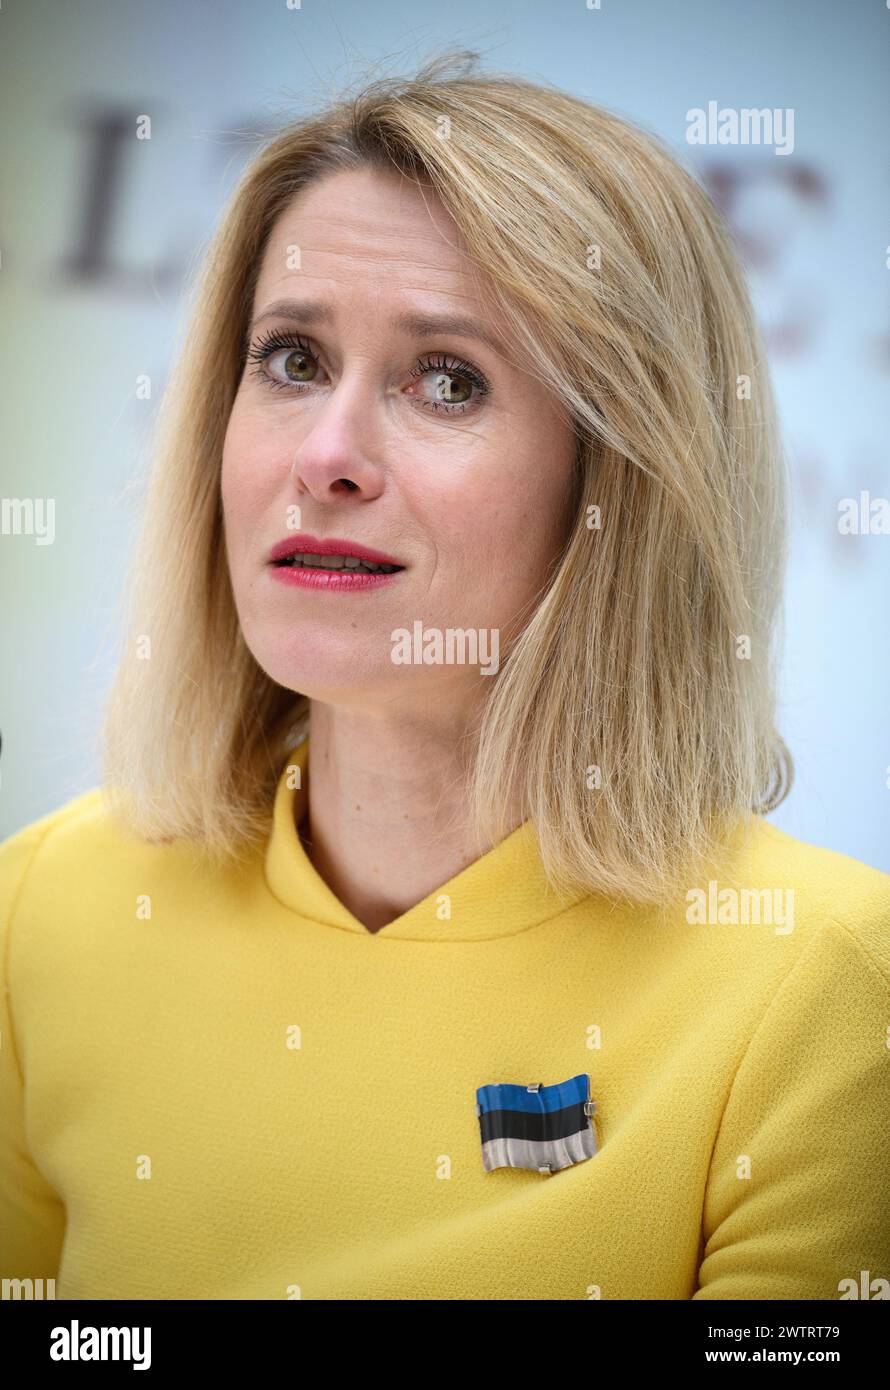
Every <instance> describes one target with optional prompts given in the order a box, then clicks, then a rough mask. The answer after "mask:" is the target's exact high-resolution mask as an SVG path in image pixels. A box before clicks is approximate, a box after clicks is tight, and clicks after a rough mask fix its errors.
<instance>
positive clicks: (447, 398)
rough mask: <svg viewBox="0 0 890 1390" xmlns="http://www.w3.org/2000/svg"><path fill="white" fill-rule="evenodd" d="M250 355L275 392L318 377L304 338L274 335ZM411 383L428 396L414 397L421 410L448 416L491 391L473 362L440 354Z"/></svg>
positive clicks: (421, 364)
mask: <svg viewBox="0 0 890 1390" xmlns="http://www.w3.org/2000/svg"><path fill="white" fill-rule="evenodd" d="M247 356H248V358H249V359H250V360H251V361H254V362H255V363H256V367H255V369H254V372H255V375H256V376H257V377H258V378H259V380H260V382H261V383H262V385H264V386H269V387H271V388H272V389H273V390H288V389H291V390H294V391H297V392H299V391H301V390H302V389H305V388H306V387H307V386H311V385H312V384H313V382H314V381H315V380H316V377H317V376H318V372H319V361H318V358H317V357H316V356H315V353H314V352H313V351H312V349H311V348H310V347H309V344H308V343H304V342H303V341H302V340H301V339H296V340H295V339H293V338H290V337H286V338H283V337H282V336H281V335H280V334H276V333H272V334H270V335H269V337H268V338H266V339H265V340H264V341H263V342H262V343H259V344H257V345H256V346H255V347H252V348H250V349H249V350H248V353H247ZM276 359H278V361H277V362H276ZM273 363H274V364H275V366H274V368H273ZM411 380H412V381H421V382H423V383H424V386H425V394H424V395H422V396H417V395H415V396H414V397H413V399H414V400H416V401H417V403H418V404H419V405H420V406H421V408H423V409H425V410H438V411H444V412H445V413H446V414H455V413H464V412H466V410H467V409H468V408H472V407H473V406H475V405H476V404H477V403H478V401H479V400H480V399H481V398H482V397H483V396H485V395H487V394H488V391H489V385H488V382H487V381H486V380H485V377H484V376H483V375H482V373H481V372H479V371H477V369H476V368H475V367H474V366H472V364H471V363H469V362H463V361H460V360H457V359H451V358H448V357H446V356H444V355H441V354H440V355H439V356H437V357H435V358H424V359H423V360H422V361H420V362H418V363H417V364H416V366H415V367H414V369H413V370H412V372H411Z"/></svg>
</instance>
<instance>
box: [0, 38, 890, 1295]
mask: <svg viewBox="0 0 890 1390" xmlns="http://www.w3.org/2000/svg"><path fill="white" fill-rule="evenodd" d="M164 411H165V416H164V430H163V435H162V438H161V440H160V447H159V451H158V456H157V460H156V464H155V470H154V473H153V478H152V485H151V490H150V494H149V497H148V502H147V510H146V517H145V527H144V533H143V536H142V540H141V544H140V550H139V554H138V555H137V557H136V561H135V566H134V570H133V578H132V581H131V587H130V598H131V607H130V614H129V626H128V634H129V635H128V638H127V641H126V644H125V646H124V649H123V652H122V655H121V660H120V668H119V671H118V674H117V678H116V682H115V685H114V688H113V690H112V693H111V699H110V703H109V707H108V718H107V727H106V731H105V733H106V754H107V758H106V765H105V778H104V785H103V787H102V788H96V789H95V790H93V791H90V792H88V793H86V794H85V795H83V796H80V797H77V798H75V799H74V800H73V801H70V802H69V803H68V804H67V805H65V806H63V807H62V808H61V809H60V810H57V811H55V812H54V813H52V814H50V815H48V816H46V817H44V818H43V819H42V820H40V821H38V822H36V823H34V824H32V825H30V826H28V827H27V828H25V829H24V830H22V831H20V832H19V833H18V834H16V835H13V836H12V837H11V839H9V840H7V841H6V843H5V844H4V846H3V848H2V855H0V864H2V890H3V904H4V906H3V912H2V921H3V926H4V931H5V933H6V935H7V942H6V951H7V954H8V959H7V971H8V975H7V980H6V984H7V989H8V993H7V994H6V995H5V996H4V998H5V999H6V1003H7V1007H8V1017H7V1018H6V1020H5V1028H4V1046H3V1047H2V1049H0V1059H2V1068H3V1071H2V1076H3V1088H4V1117H5V1119H4V1132H3V1149H2V1170H3V1179H4V1181H3V1199H2V1201H3V1208H2V1228H3V1257H2V1275H3V1277H4V1278H12V1279H20V1280H26V1279H32V1280H37V1279H54V1280H55V1281H56V1282H55V1293H56V1296H57V1297H68V1298H103V1297H106V1298H108V1297H110V1298H159V1297H161V1298H167V1299H170V1298H174V1299H190V1298H242V1299H259V1298H263V1299H265V1298H271V1299H277V1298H298V1297H302V1298H313V1299H343V1298H345V1299H391V1298H399V1299H402V1298H404V1299H421V1298H428V1299H446V1298H447V1299H457V1298H472V1299H537V1298H548V1299H550V1298H552V1299H563V1298H566V1299H589V1298H604V1299H690V1298H700V1299H730V1298H743V1299H753V1298H769V1299H785V1298H797V1297H800V1298H830V1299H835V1298H840V1297H848V1296H857V1294H855V1293H854V1294H851V1293H850V1290H851V1289H855V1290H857V1291H858V1290H859V1289H860V1288H861V1287H862V1280H863V1278H865V1281H866V1286H869V1287H871V1289H872V1292H874V1288H875V1287H876V1285H875V1284H874V1281H875V1280H878V1281H880V1280H881V1279H886V1278H887V1277H888V1276H890V1260H888V1244H890V1218H888V1214H887V1209H886V1200H885V1193H886V1186H887V1180H888V1169H890V1156H888V1143H887V1138H886V1106H887V1099H888V1079H887V1078H888V1066H890V1064H888V1060H887V1058H888V1053H887V1049H886V1046H885V1030H886V1026H887V1019H888V1018H890V985H888V977H890V945H888V930H887V924H888V915H890V877H888V876H887V875H885V874H882V873H880V872H878V871H877V870H874V869H872V868H869V867H867V866H865V865H863V864H860V863H858V862H856V861H854V860H851V859H849V858H846V857H844V856H842V855H839V854H836V853H833V852H830V851H828V850H825V849H821V848H817V847H813V846H809V845H806V844H803V843H800V842H799V841H797V840H795V839H793V838H791V837H790V836H788V835H786V834H784V833H782V832H781V831H779V830H778V829H777V828H775V827H774V826H772V825H770V824H769V823H767V822H766V821H765V820H764V819H763V814H764V812H765V811H767V810H769V809H770V808H771V807H773V806H775V805H777V804H778V803H779V801H781V800H782V798H783V796H784V795H785V794H786V792H787V786H788V781H789V778H790V760H789V758H788V757H787V754H786V752H785V749H784V747H783V745H782V743H781V740H780V739H779V737H778V735H777V733H776V730H775V725H774V718H773V711H774V690H773V671H774V651H773V646H772V637H773V627H774V621H775V616H776V612H777V604H778V598H779V595H780V588H781V576H782V561H783V551H784V539H785V530H784V525H785V523H784V513H783V497H784V462H783V459H782V454H781V448H780V444H779V440H778V432H777V428H776V415H775V408H774V404H773V400H772V397H771V393H770V384H769V377H768V373H767V367H766V364H765V362H764V356H763V349H762V346H761V343H760V341H759V338H758V336H757V331H756V329H755V326H754V323H753V321H752V313H751V308H750V305H749V301H748V298H747V295H746V291H745V287H744V282H743V276H742V273H741V271H740V269H739V267H738V264H737V262H736V260H735V257H734V254H733V252H732V250H731V248H730V245H729V242H728V240H727V235H726V233H725V231H724V229H723V227H722V225H721V223H720V221H719V219H718V217H717V215H716V213H715V211H714V209H713V208H712V206H711V204H710V203H709V201H708V199H707V197H706V196H705V194H704V193H703V192H702V190H701V188H700V187H699V185H698V184H697V183H696V182H695V181H694V179H693V178H691V177H690V176H689V175H688V174H687V173H686V172H684V171H683V170H682V169H681V168H680V167H679V166H678V164H677V163H675V161H674V160H673V159H672V158H671V157H670V156H669V155H668V154H667V153H666V151H665V150H664V149H663V148H662V147H661V146H660V145H659V144H658V142H657V141H656V140H654V139H653V138H652V137H650V136H649V135H647V134H645V133H643V132H641V131H640V130H638V129H636V128H634V127H633V126H632V125H630V124H628V123H626V122H624V121H623V120H619V119H618V118H617V117H615V116H613V115H611V114H609V113H607V112H605V111H603V110H599V109H597V108H594V107H591V106H588V105H587V104H585V103H584V102H582V101H579V100H577V99H575V98H573V97H571V96H567V95H565V94H562V93H559V92H555V91H550V90H547V89H544V88H542V87H538V86H533V85H531V84H528V83H526V82H523V81H518V80H511V79H509V78H499V77H487V76H480V75H478V74H476V73H473V72H471V71H460V70H459V69H458V70H455V71H450V70H449V68H448V64H447V62H445V63H442V64H440V65H436V64H432V65H430V66H429V67H428V68H426V69H425V70H423V71H421V73H420V74H419V75H418V76H417V78H416V79H414V80H408V81H388V82H383V83H378V84H375V85H374V86H371V87H369V88H366V89H365V90H364V91H363V92H362V93H360V94H359V96H358V97H357V98H356V99H354V100H353V99H348V100H347V99H344V100H343V101H342V102H341V103H339V104H337V105H335V106H334V107H332V108H331V109H330V110H327V111H325V112H323V113H322V114H320V115H316V116H312V117H311V118H308V119H305V120H301V121H299V122H298V123H297V124H295V125H294V126H293V127H291V128H288V129H286V130H284V131H283V132H281V133H280V134H279V135H278V136H276V138H274V139H273V140H272V141H271V142H270V143H269V144H268V145H267V146H266V148H265V149H264V150H263V151H262V152H261V153H260V154H259V156H258V157H257V158H256V159H255V161H254V162H253V163H252V165H251V167H250V168H249V169H248V170H247V172H246V174H245V176H244V178H243V180H242V182H241V184H240V186H239V188H238V189H237V191H236V193H235V195H234V198H233V200H232V203H231V206H230V208H229V209H228V211H227V213H226V215H225V218H224V220H223V223H222V226H221V228H220V230H219V232H218V235H217V237H216V239H215V242H214V244H213V246H212V248H211V252H210V254H209V256H208V260H207V265H206V270H205V274H204V277H203V280H202V283H201V287H200V297H199V301H198V303H197V306H196V308H195V312H194V317H193V323H192V328H191V332H190V334H189V336H188V340H187V343H186V346H185V350H184V352H183V355H182V358H181V361H180V363H179V366H178V370H177V372H176V375H175V377H174V380H173V381H172V383H171V385H170V387H169V388H168V391H167V393H166V396H165V402H164ZM869 1281H871V1283H870V1284H869ZM865 1296H868V1295H865Z"/></svg>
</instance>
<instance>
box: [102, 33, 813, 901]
mask: <svg viewBox="0 0 890 1390" xmlns="http://www.w3.org/2000/svg"><path fill="white" fill-rule="evenodd" d="M475 60H476V55H475V54H473V53H468V52H466V51H463V52H461V51H459V52H457V53H456V54H455V53H449V54H446V55H444V56H443V57H441V58H439V59H438V60H435V61H434V62H432V63H430V64H427V65H426V66H425V67H424V68H422V69H421V70H420V71H419V72H418V73H417V75H416V76H415V77H414V78H385V79H382V80H378V81H376V82H373V83H371V84H369V85H367V86H365V87H364V88H363V89H361V90H360V91H359V92H358V94H357V95H353V96H347V97H341V98H340V99H339V100H336V101H335V102H334V103H333V104H332V105H331V106H330V107H329V109H327V110H324V111H323V112H321V113H320V114H315V115H311V116H309V117H307V118H304V119H300V120H298V121H296V122H295V123H293V124H290V125H287V126H286V127H285V128H284V129H282V130H280V131H279V132H278V133H277V134H276V135H275V136H274V137H273V138H272V139H271V140H270V141H269V142H268V143H267V144H266V145H265V146H264V147H263V148H262V149H261V151H260V152H259V154H258V155H257V156H256V157H255V158H254V160H253V161H252V162H251V164H250V166H249V167H248V168H247V170H246V172H245V173H244V175H243V177H242V178H241V180H240V183H239V185H238V187H237V188H236V190H235V192H234V195H233V197H232V199H231V202H230V205H229V207H228V209H227V210H226V212H225V215H224V216H223V218H222V221H221V224H220V226H219V228H218V230H217V232H216V235H215V237H214V239H213V241H212V244H211V246H210V249H209V252H208V254H207V257H206V261H205V266H204V271H203V275H202V277H201V279H200V282H199V284H198V286H197V306H196V308H195V310H194V313H193V316H192V320H191V324H190V328H189V333H188V340H187V347H186V350H185V351H184V352H183V354H182V355H181V357H180V360H179V361H178V363H177V365H176V368H175V371H174V373H173V376H172V378H171V380H170V383H169V385H168V387H167V389H166V392H165V395H164V400H163V404H162V410H161V417H160V437H159V441H158V448H157V451H156V458H155V465H154V469H153V473H152V477H151V480H150V485H149V490H148V496H147V500H146V509H145V519H144V525H143V530H142V534H141V537H140V540H139V543H138V547H137V553H136V556H135V562H134V565H133V568H132V571H131V574H130V576H129V587H128V594H129V604H130V613H129V617H128V625H129V636H128V637H127V640H126V645H125V649H124V653H123V656H122V659H121V660H120V662H119V665H118V669H117V672H116V675H115V679H114V682H113V685H112V689H111V692H110V696H109V701H108V706H107V710H106V719H105V725H104V781H105V792H106V796H108V797H109V798H111V805H112V807H113V809H114V811H115V812H116V814H118V815H119V816H120V817H122V818H123V819H124V821H125V822H126V824H127V826H128V827H129V828H130V829H131V830H132V831H133V832H134V833H135V834H137V835H138V836H139V837H140V838H143V839H145V840H149V841H159V840H161V841H162V840H168V839H171V838H178V837H183V838H185V839H189V840H196V841H200V842H201V843H202V844H203V845H204V847H205V848H206V850H207V851H208V852H209V853H210V854H211V855H212V856H213V857H214V858H217V859H218V858H219V857H225V856H229V855H237V854H238V853H240V852H241V847H243V846H244V845H245V844H250V845H253V844H254V843H255V842H257V841H258V840H260V839H262V838H263V837H265V835H267V834H268V830H269V826H270V822H271V806H272V799H273V796H274V788H275V783H276V781H277V779H278V777H279V776H280V774H281V772H282V769H283V760H284V758H285V757H286V754H287V753H288V751H289V750H290V749H291V748H292V747H293V744H294V742H295V741H296V739H297V737H299V735H300V734H301V733H302V732H304V731H305V730H306V729H307V727H308V708H309V701H308V700H307V699H306V697H305V696H301V695H298V694H296V695H295V693H294V692H293V691H290V690H287V689H284V688H283V687H281V686H279V685H277V684H276V683H275V682H274V681H272V680H271V679H270V678H269V677H268V676H267V675H266V674H265V672H264V671H263V670H262V669H261V668H260V667H259V665H258V663H257V662H256V661H255V659H254V657H253V656H252V654H251V653H250V651H249V650H248V648H247V645H246V643H245V641H244V637H243V635H242V633H241V630H240V626H239V622H238V618H237V614H236V609H235V604H234V599H233V595H232V591H231V585H230V581H229V576H228V567H227V562H226V553H225V545H224V535H223V518H222V508H221V501H220V461H221V455H222V444H223V438H224V434H225V430H226V425H227V421H228V416H229V412H230V410H231V406H232V402H233V399H234V395H235V393H236V390H237V387H238V383H239V379H240V376H241V370H242V366H243V348H244V336H245V332H246V326H247V323H248V321H249V315H250V312H251V307H252V296H253V291H254V287H255V283H256V276H257V273H258V269H259V265H260V261H261V258H262V255H263V251H264V247H265V244H266V240H267V237H268V234H269V231H270V228H271V226H272V224H273V223H274V221H275V219H276V218H277V216H278V215H279V214H280V213H281V212H282V211H283V210H284V209H285V208H286V207H287V206H288V204H289V203H290V202H291V200H292V199H293V198H294V196H295V195H296V194H297V193H298V192H299V191H300V190H301V189H302V188H304V187H306V186H307V184H308V183H309V182H310V181H312V180H313V179H316V178H318V177H320V176H323V175H324V174H325V173H327V172H329V171H331V172H332V171H335V170H338V169H344V168H353V167H362V166H365V167H367V166H371V167H377V168H386V169H389V170H396V171H398V172H400V173H401V174H403V175H404V176H406V177H408V178H411V179H414V180H417V181H419V182H421V183H422V185H423V186H424V187H425V188H429V189H431V190H432V191H433V192H434V193H435V194H436V195H438V197H439V198H440V199H441V202H442V204H443V205H444V206H445V207H446V208H447V210H448V211H449V212H450V213H451V215H452V216H453V218H454V220H455V222H456V224H457V227H458V229H459V232H460V234H461V236H462V237H463V241H464V245H465V247H466V249H467V253H468V255H469V256H470V258H471V260H472V261H473V262H474V263H475V265H476V266H477V267H478V268H479V269H480V271H481V272H483V273H484V275H485V277H486V282H487V283H488V284H489V285H490V286H491V287H492V292H493V294H494V296H495V301H496V302H497V303H498V304H499V306H500V307H501V308H502V310H503V312H504V313H505V314H506V315H507V316H508V321H509V323H510V324H511V326H512V328H513V331H514V333H515V337H516V342H517V344H518V345H520V346H521V347H524V348H525V349H526V350H527V351H528V352H529V353H531V354H533V356H534V359H535V362H536V364H537V366H538V368H539V370H540V371H541V372H542V373H543V374H544V375H545V379H546V380H547V382H548V383H549V385H550V387H551V389H552V391H553V392H554V393H555V394H556V396H557V397H558V398H560V399H561V400H562V401H563V402H564V404H565V406H566V408H567V410H568V411H569V412H570V417H571V419H572V421H573V423H574V426H575V430H576V434H577V440H578V451H577V478H576V507H575V511H574V520H573V524H572V526H571V528H570V534H569V536H568V538H567V540H566V544H565V548H564V551H563V553H562V555H561V557H560V560H559V563H558V564H557V565H556V566H555V568H554V572H553V574H552V577H551V578H550V580H549V582H548V584H547V586H546V587H545V590H544V591H543V593H542V595H541V598H540V601H539V602H538V603H537V605H536V607H535V608H534V611H533V612H532V614H531V616H530V617H529V620H528V622H527V623H526V624H525V626H524V628H523V630H522V631H521V633H520V634H519V635H518V637H517V639H516V641H515V642H514V643H513V645H512V646H511V648H510V651H509V654H508V656H507V659H506V660H505V661H504V662H503V664H502V666H501V669H500V671H499V673H498V675H497V676H496V677H494V678H491V683H490V686H489V687H488V691H487V695H486V699H485V701H484V708H483V709H482V712H481V718H480V721H479V727H478V730H476V731H474V732H475V736H476V747H475V752H474V757H473V761H472V766H471V767H470V776H469V779H468V784H467V785H468V790H469V792H470V803H471V808H472V816H473V820H474V826H475V828H476V830H477V833H478V832H479V831H480V830H482V829H484V831H485V833H486V834H487V835H488V838H489V842H490V843H497V842H498V841H499V840H500V839H501V838H503V836H504V835H505V834H507V833H509V831H510V830H511V829H512V825H511V824H510V823H509V822H506V821H505V819H504V816H505V811H504V808H505V806H507V805H508V804H510V803H511V801H513V799H514V798H518V801H516V802H514V804H518V805H520V806H521V807H524V809H525V817H526V818H528V819H531V820H532V821H533V822H534V825H535V828H536V830H537V833H538V838H539V843H540V847H541V855H542V859H543V862H544V865H545V869H546V872H547V874H548V876H549V877H550V879H551V882H553V883H554V884H566V885H577V884H582V885H584V886H585V887H586V888H587V889H588V890H589V891H591V892H602V893H607V894H613V895H616V896H619V897H626V898H630V899H632V900H639V901H644V902H645V901H650V902H654V901H658V900H662V899H664V898H665V896H667V895H669V894H670V893H671V892H672V891H674V889H675V888H676V886H677V885H679V884H681V883H682V882H683V876H684V874H686V875H688V874H689V873H690V872H693V871H694V868H695V866H696V865H701V864H703V863H704V862H705V861H706V860H710V859H711V857H712V856H713V855H714V854H716V853H719V851H720V847H721V845H722V844H724V843H725V841H724V840H723V839H722V838H721V837H722V836H723V835H724V834H725V833H726V832H727V831H728V830H730V829H731V828H732V827H736V826H738V825H742V826H743V827H749V826H750V824H751V818H752V816H753V815H756V814H763V813H764V812H765V811H767V810H770V809H772V808H773V807H774V806H776V805H778V804H779V802H780V801H781V800H783V799H784V796H785V795H787V791H788V789H789V787H790V783H791V777H792V764H791V759H790V756H789V754H788V750H787V749H786V747H785V745H784V743H783V741H782V740H781V738H780V737H779V736H778V734H777V732H776V728H775V724H774V684H775V661H776V650H775V638H776V634H775V627H776V618H777V616H779V612H778V608H779V600H780V597H781V584H782V574H783V568H784V561H785V546H786V528H785V494H786V487H787V483H786V477H785V474H786V465H785V459H784V455H783V452H782V447H781V442H780V436H779V429H778V423H777V415H776V408H775V404H774V400H773V395H772V390H771V384H770V379H769V375H768V368H767V364H766V360H765V354H764V348H763V345H762V342H761V339H760V336H759V333H758V330H757V327H756V324H755V321H754V317H753V313H752V309H751V304H750V301H749V297H748V294H747V291H746V287H745V283H744V277H743V273H742V270H741V268H740V266H739V263H738V261H737V259H736V256H735V254H734V251H733V249H732V246H731V243H730V240H729V237H728V234H727V232H726V230H725V228H724V226H723V224H722V222H721V220H720V218H719V216H718V214H717V212H716V210H715V208H714V206H713V205H712V203H711V201H710V200H709V198H708V196H707V195H706V193H705V192H704V190H703V189H702V187H701V186H700V185H699V184H698V182H697V181H696V180H695V179H694V178H693V177H692V175H691V174H689V173H687V172H686V171H685V170H684V169H683V168H682V167H681V165H680V164H679V163H678V162H677V161H676V160H675V159H674V158H673V157H672V156H671V155H670V154H669V153H668V152H667V151H666V149H665V148H663V147H662V145H661V144H660V143H659V141H658V140H657V139H656V138H655V137H653V136H652V135H650V134H648V133H645V132H644V131H642V130H640V129H638V128H636V127H635V126H634V125H632V124H631V123H629V122H628V121H626V120H624V119H621V118H619V117H618V116H616V115H614V114H612V113H610V112H608V111H606V110H603V109H601V108H599V107H596V106H591V105H589V104H587V103H586V102H584V101H581V100H579V99H578V98H576V97H573V96H570V95H567V94H566V93H563V92H560V91H557V90H551V89H549V88H547V87H544V86H541V85H535V84H532V83H530V82H526V81H523V80H520V79H518V78H515V77H511V76H509V75H507V76H504V75H493V74H479V73H476V72H473V71H470V70H469V69H470V68H472V66H473V65H474V63H475ZM596 509H599V510H598V512H597V510H596ZM597 522H599V525H598V527H597ZM140 635H142V636H144V635H150V636H151V637H152V638H153V646H152V649H151V659H150V660H149V661H145V660H138V659H137V649H136V644H137V642H138V639H139V637H140ZM686 881H688V878H687V880H686Z"/></svg>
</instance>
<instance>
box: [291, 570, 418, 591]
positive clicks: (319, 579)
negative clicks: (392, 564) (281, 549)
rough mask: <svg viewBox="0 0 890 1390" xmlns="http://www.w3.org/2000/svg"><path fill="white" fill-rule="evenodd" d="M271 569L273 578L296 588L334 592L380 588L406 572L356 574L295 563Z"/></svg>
mask: <svg viewBox="0 0 890 1390" xmlns="http://www.w3.org/2000/svg"><path fill="white" fill-rule="evenodd" d="M269 569H270V571H271V574H272V578H273V579H277V580H278V581H279V583H280V584H289V585H291V587H292V588H296V589H317V590H321V589H327V590H328V591H330V592H332V593H333V592H336V593H352V592H358V591H359V590H361V589H379V588H380V586H381V585H382V584H390V583H392V581H393V580H394V579H398V577H399V575H400V574H404V570H393V571H392V572H391V573H389V574H383V573H378V574H356V573H355V572H354V571H353V572H350V571H349V570H323V569H308V568H306V567H305V566H302V567H297V566H294V565H270V566H269Z"/></svg>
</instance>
